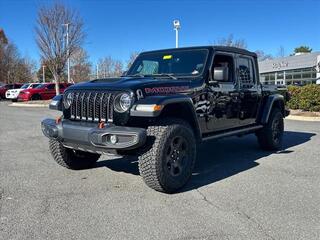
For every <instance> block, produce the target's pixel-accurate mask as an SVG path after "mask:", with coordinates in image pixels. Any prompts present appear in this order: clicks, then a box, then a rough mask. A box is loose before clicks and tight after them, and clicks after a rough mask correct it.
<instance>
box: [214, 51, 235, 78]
mask: <svg viewBox="0 0 320 240" xmlns="http://www.w3.org/2000/svg"><path fill="white" fill-rule="evenodd" d="M215 68H223V69H225V71H226V72H227V76H228V77H227V80H226V81H225V82H233V80H234V74H233V72H234V64H233V57H232V56H229V55H222V54H217V55H215V57H214V60H213V71H214V69H215ZM213 71H212V72H213ZM213 78H214V77H213Z"/></svg>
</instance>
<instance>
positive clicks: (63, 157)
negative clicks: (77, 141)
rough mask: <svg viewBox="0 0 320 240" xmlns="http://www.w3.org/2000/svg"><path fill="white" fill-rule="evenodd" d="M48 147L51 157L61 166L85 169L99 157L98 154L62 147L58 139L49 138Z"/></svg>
mask: <svg viewBox="0 0 320 240" xmlns="http://www.w3.org/2000/svg"><path fill="white" fill-rule="evenodd" d="M49 149H50V152H51V155H52V157H53V159H54V160H55V161H56V162H57V163H58V164H59V165H61V166H63V167H65V168H69V169H74V170H77V169H87V168H90V167H92V166H93V165H94V164H95V163H96V162H97V161H98V159H99V158H100V155H99V154H95V153H89V152H83V151H78V150H73V149H70V148H66V147H64V146H63V145H62V144H61V143H60V142H59V141H57V140H53V139H50V140H49Z"/></svg>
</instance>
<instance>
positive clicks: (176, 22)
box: [173, 20, 181, 48]
mask: <svg viewBox="0 0 320 240" xmlns="http://www.w3.org/2000/svg"><path fill="white" fill-rule="evenodd" d="M173 28H174V30H175V31H176V48H178V47H179V29H180V28H181V25H180V21H179V20H174V21H173Z"/></svg>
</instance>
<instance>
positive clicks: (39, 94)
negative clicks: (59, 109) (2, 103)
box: [18, 83, 71, 101]
mask: <svg viewBox="0 0 320 240" xmlns="http://www.w3.org/2000/svg"><path fill="white" fill-rule="evenodd" d="M59 86H60V94H61V93H63V92H64V90H65V89H66V88H67V87H69V86H71V84H69V83H60V85H59ZM55 95H56V89H55V83H42V84H41V85H39V86H38V87H36V88H32V89H26V90H22V91H21V92H20V94H19V96H18V101H30V100H48V99H51V98H53V97H54V96H55Z"/></svg>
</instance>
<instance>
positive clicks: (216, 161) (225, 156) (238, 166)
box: [96, 131, 315, 192]
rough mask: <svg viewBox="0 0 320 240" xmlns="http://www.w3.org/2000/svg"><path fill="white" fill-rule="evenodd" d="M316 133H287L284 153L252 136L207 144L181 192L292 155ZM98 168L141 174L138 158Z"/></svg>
mask: <svg viewBox="0 0 320 240" xmlns="http://www.w3.org/2000/svg"><path fill="white" fill-rule="evenodd" d="M314 135H315V134H314V133H306V132H292V131H286V132H285V133H284V138H283V147H282V149H281V150H280V151H277V152H272V151H271V152H270V151H263V150H261V149H260V148H259V146H258V143H257V139H256V137H255V136H254V135H253V134H251V135H247V136H244V137H242V138H238V137H232V138H225V139H220V140H213V141H208V142H205V143H203V144H202V145H201V146H200V147H199V148H198V157H197V161H196V164H195V168H194V171H193V174H192V177H191V179H190V181H189V182H188V183H187V185H186V186H185V187H184V188H183V189H182V190H181V191H180V192H185V191H190V190H192V189H196V188H199V187H202V186H205V185H208V184H211V183H214V182H217V181H220V180H222V179H225V178H228V177H230V176H233V175H235V174H237V173H240V172H243V171H246V170H248V169H250V168H253V167H256V166H258V165H259V163H258V162H256V161H257V160H259V159H261V158H263V157H266V156H269V155H270V154H290V153H292V152H294V150H292V149H290V148H291V147H294V146H297V145H300V144H303V143H305V142H308V141H309V140H310V139H311V137H312V136H314ZM96 167H107V168H109V169H111V170H113V171H117V172H125V173H130V174H134V175H139V169H138V160H137V158H136V157H115V159H109V160H102V161H99V162H98V163H97V164H96Z"/></svg>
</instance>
